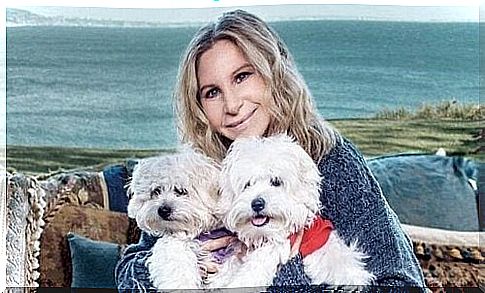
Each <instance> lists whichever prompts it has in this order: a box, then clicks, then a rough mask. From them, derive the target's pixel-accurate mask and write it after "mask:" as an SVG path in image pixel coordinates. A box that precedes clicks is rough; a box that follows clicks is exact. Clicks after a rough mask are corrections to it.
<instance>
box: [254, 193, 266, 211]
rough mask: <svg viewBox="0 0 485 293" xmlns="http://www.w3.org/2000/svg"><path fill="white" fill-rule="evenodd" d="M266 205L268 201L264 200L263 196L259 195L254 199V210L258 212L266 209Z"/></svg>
mask: <svg viewBox="0 0 485 293" xmlns="http://www.w3.org/2000/svg"><path fill="white" fill-rule="evenodd" d="M265 205H266V202H265V201H264V199H263V198H261V197H258V198H256V199H253V201H252V202H251V208H252V209H253V211H255V212H256V213H258V212H260V211H262V210H264V206H265Z"/></svg>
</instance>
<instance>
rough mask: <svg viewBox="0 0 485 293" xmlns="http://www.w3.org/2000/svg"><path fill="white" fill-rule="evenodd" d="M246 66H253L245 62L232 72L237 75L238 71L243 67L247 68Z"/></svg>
mask: <svg viewBox="0 0 485 293" xmlns="http://www.w3.org/2000/svg"><path fill="white" fill-rule="evenodd" d="M246 67H250V68H251V69H252V68H253V66H252V65H251V64H249V63H244V64H243V65H241V66H239V67H238V68H237V69H236V70H234V71H233V72H232V75H235V74H236V73H237V72H238V71H241V70H242V69H245V68H246Z"/></svg>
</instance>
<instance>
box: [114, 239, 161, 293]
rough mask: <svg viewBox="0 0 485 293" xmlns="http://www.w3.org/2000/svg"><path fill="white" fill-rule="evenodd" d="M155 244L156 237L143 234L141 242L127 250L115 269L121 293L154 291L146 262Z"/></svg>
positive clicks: (117, 284)
mask: <svg viewBox="0 0 485 293" xmlns="http://www.w3.org/2000/svg"><path fill="white" fill-rule="evenodd" d="M155 242H156V238H155V237H153V236H150V235H148V234H146V233H145V232H142V234H141V238H140V242H139V243H137V244H133V245H130V246H129V247H128V248H127V249H126V250H125V252H124V253H123V256H122V257H121V259H120V261H119V262H118V264H117V265H116V269H115V281H116V286H117V288H118V290H119V292H147V291H149V290H152V289H154V287H153V285H152V284H151V282H150V279H149V275H148V269H147V267H146V266H145V262H146V259H147V258H148V257H149V256H150V253H151V252H150V249H151V248H152V246H153V245H154V244H155Z"/></svg>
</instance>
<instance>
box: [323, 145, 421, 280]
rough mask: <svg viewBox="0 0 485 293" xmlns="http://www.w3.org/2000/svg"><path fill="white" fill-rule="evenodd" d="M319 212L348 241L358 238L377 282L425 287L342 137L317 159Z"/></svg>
mask: <svg viewBox="0 0 485 293" xmlns="http://www.w3.org/2000/svg"><path fill="white" fill-rule="evenodd" d="M319 169H320V171H321V173H322V175H323V181H322V191H321V197H320V200H321V202H322V205H323V208H322V214H323V216H324V217H327V218H329V219H330V220H331V221H332V222H333V224H334V226H335V229H336V230H337V232H338V233H339V235H340V237H342V238H343V239H344V240H345V241H346V243H347V244H348V243H350V242H352V241H358V246H359V247H360V249H362V250H363V251H364V252H365V253H366V254H367V255H369V259H368V262H367V269H368V270H369V271H371V272H372V273H373V274H374V275H375V276H376V282H375V285H378V286H408V287H409V286H412V287H424V286H425V282H424V277H423V273H422V271H421V268H420V266H419V263H418V260H417V259H416V257H415V255H414V253H413V248H412V242H411V241H410V239H409V237H408V236H407V235H406V234H405V233H404V231H403V229H402V228H401V225H400V223H399V220H398V218H397V216H396V214H395V213H394V211H393V210H392V209H391V207H390V206H389V205H388V203H387V201H386V200H385V198H384V196H383V195H382V192H381V190H380V187H379V185H378V183H377V181H376V180H375V178H374V176H373V175H372V173H371V172H370V170H369V168H368V167H367V164H366V162H365V160H364V158H363V157H362V155H361V154H360V153H359V151H358V150H357V149H356V148H355V147H354V146H353V145H352V144H351V143H350V142H349V141H347V140H346V139H343V141H342V142H341V144H339V145H337V146H336V147H335V148H334V149H333V150H332V151H331V152H330V153H329V154H328V155H327V156H326V157H325V158H324V159H323V160H322V162H321V163H320V166H319Z"/></svg>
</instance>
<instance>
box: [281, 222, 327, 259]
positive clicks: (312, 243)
mask: <svg viewBox="0 0 485 293" xmlns="http://www.w3.org/2000/svg"><path fill="white" fill-rule="evenodd" d="M332 230H333V225H332V222H330V220H326V219H323V218H322V217H320V216H317V217H316V218H315V221H313V223H312V224H311V226H310V227H308V228H305V230H304V232H303V238H302V240H301V245H300V253H301V256H302V257H303V258H305V257H306V256H307V255H309V254H311V253H312V252H314V251H315V250H317V249H319V248H320V247H322V246H323V245H325V243H327V240H328V237H329V236H330V232H332ZM296 235H297V234H291V235H290V244H291V246H292V247H293V244H294V243H295V240H296Z"/></svg>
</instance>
